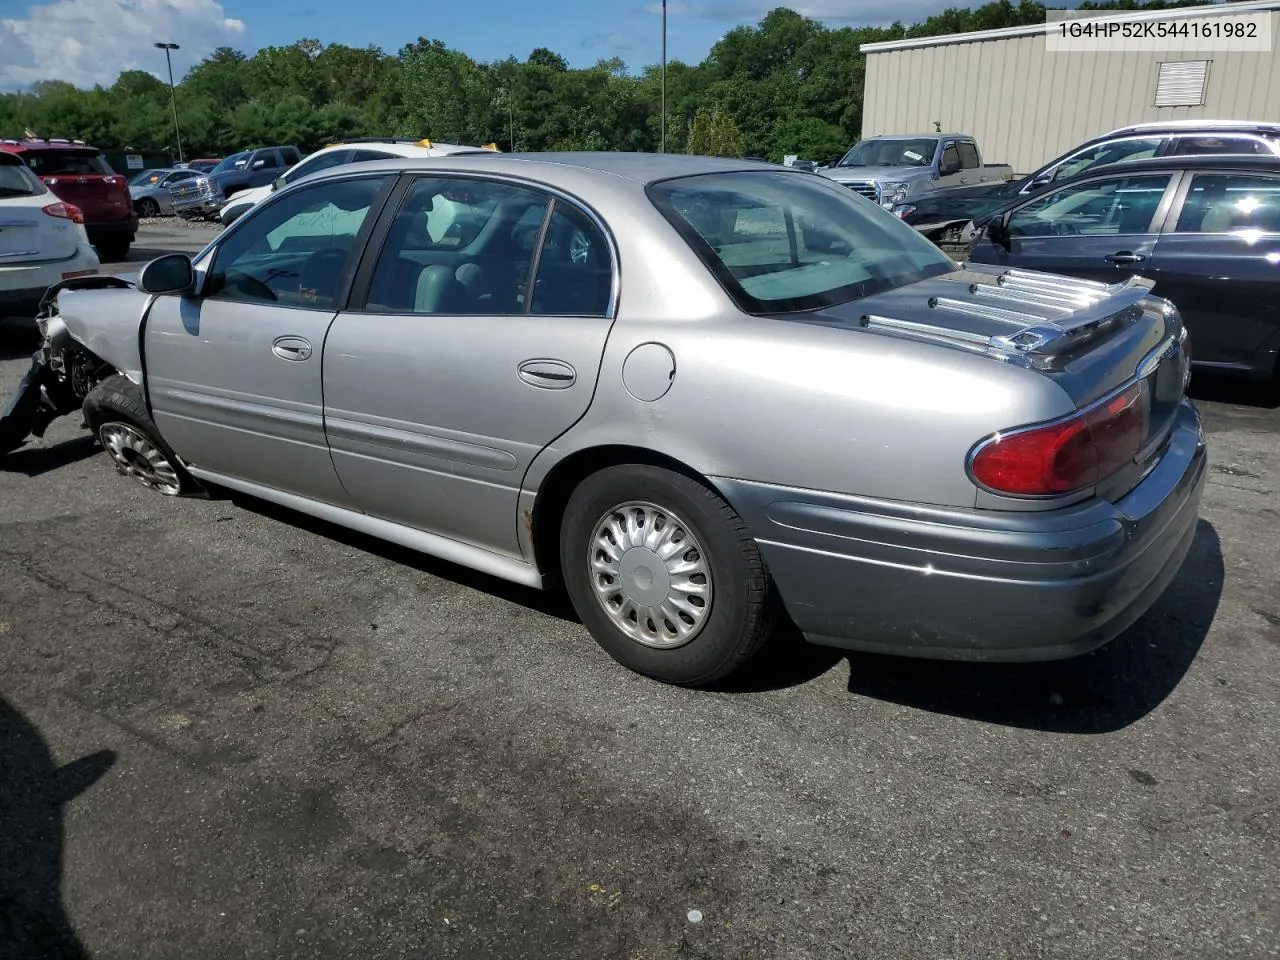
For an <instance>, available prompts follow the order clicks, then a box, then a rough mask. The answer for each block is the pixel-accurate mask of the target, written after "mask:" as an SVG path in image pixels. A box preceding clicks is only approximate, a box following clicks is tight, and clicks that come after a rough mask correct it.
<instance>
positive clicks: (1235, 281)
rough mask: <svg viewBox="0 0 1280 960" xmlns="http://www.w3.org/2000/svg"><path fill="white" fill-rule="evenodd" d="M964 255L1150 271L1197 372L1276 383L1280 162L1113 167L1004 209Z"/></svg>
mask: <svg viewBox="0 0 1280 960" xmlns="http://www.w3.org/2000/svg"><path fill="white" fill-rule="evenodd" d="M968 259H969V260H971V261H972V262H974V263H989V264H997V265H1000V266H1007V267H1021V268H1025V269H1030V270H1044V271H1049V272H1052V273H1059V274H1066V275H1068V276H1073V277H1082V278H1085V279H1089V280H1096V281H1101V282H1103V283H1115V282H1117V281H1121V280H1124V279H1126V278H1128V277H1129V276H1130V275H1132V274H1135V273H1136V274H1139V275H1141V276H1144V277H1148V278H1150V279H1151V280H1154V281H1155V293H1156V294H1157V295H1159V296H1162V297H1166V298H1168V299H1170V300H1172V301H1173V302H1174V303H1175V304H1176V305H1177V306H1178V308H1179V309H1180V310H1181V311H1182V316H1183V319H1184V322H1185V323H1186V326H1187V329H1188V331H1189V332H1190V335H1191V346H1192V350H1193V352H1194V358H1195V363H1196V366H1197V367H1198V368H1201V369H1214V370H1219V371H1223V372H1227V373H1233V374H1237V375H1241V376H1246V377H1250V378H1253V379H1259V380H1268V379H1270V380H1273V381H1280V369H1278V366H1277V360H1276V358H1277V351H1280V158H1275V157H1258V156H1254V157H1165V158H1162V159H1156V160H1142V161H1135V162H1129V163H1120V164H1115V165H1111V166H1108V167H1106V168H1105V169H1100V170H1098V171H1097V173H1095V174H1093V175H1085V176H1081V177H1077V178H1075V179H1073V180H1071V181H1069V182H1067V183H1064V184H1063V185H1062V186H1059V187H1056V188H1052V189H1049V190H1046V191H1044V192H1042V193H1039V194H1036V195H1035V196H1033V197H1027V198H1025V199H1023V200H1020V201H1018V202H1016V203H1013V204H1010V205H1008V206H1007V207H1005V208H1004V209H1003V210H1001V211H1000V212H999V213H998V214H997V215H996V216H994V217H992V218H991V219H990V220H989V221H988V222H987V223H986V225H985V226H984V227H982V228H981V229H980V230H979V231H978V233H977V235H976V237H975V238H974V240H973V243H972V246H971V247H970V249H969V255H968Z"/></svg>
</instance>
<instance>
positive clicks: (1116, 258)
mask: <svg viewBox="0 0 1280 960" xmlns="http://www.w3.org/2000/svg"><path fill="white" fill-rule="evenodd" d="M1102 259H1103V260H1105V261H1107V263H1114V264H1115V265H1116V266H1122V265H1123V264H1126V263H1141V262H1142V261H1143V260H1145V259H1147V258H1146V257H1144V256H1143V255H1142V254H1140V253H1130V252H1129V251H1128V250H1121V251H1120V252H1119V253H1113V254H1111V255H1110V256H1107V257H1103V258H1102Z"/></svg>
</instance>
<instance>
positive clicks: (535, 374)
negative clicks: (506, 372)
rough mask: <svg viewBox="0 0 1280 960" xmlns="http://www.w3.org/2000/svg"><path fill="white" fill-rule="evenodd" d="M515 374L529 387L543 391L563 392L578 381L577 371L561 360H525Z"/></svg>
mask: <svg viewBox="0 0 1280 960" xmlns="http://www.w3.org/2000/svg"><path fill="white" fill-rule="evenodd" d="M516 373H517V375H518V376H519V377H520V379H521V380H523V381H524V382H525V383H527V384H529V385H530V386H531V387H542V388H543V389H544V390H565V389H567V388H569V387H572V386H573V384H574V382H575V381H576V380H577V379H578V371H576V370H574V369H573V367H571V366H569V364H567V363H565V362H564V361H563V360H526V361H525V362H524V363H522V364H520V366H519V367H518V368H517V370H516Z"/></svg>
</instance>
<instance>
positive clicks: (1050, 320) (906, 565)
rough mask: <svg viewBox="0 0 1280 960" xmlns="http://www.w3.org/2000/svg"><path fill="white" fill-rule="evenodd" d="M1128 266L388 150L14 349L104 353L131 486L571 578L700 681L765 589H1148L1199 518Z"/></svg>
mask: <svg viewBox="0 0 1280 960" xmlns="http://www.w3.org/2000/svg"><path fill="white" fill-rule="evenodd" d="M1118 277H1119V278H1120V280H1119V282H1117V283H1114V284H1112V285H1109V286H1104V285H1103V284H1101V283H1089V282H1081V281H1077V280H1069V279H1063V278H1060V277H1053V276H1046V275H1043V274H1036V273H1027V272H1022V271H1007V270H1000V269H998V268H994V267H991V268H989V267H964V266H961V265H959V264H957V263H955V262H953V261H952V260H950V259H948V258H947V257H946V256H944V255H943V254H942V253H941V252H940V251H938V250H937V249H936V248H935V247H934V246H933V245H932V244H930V243H929V242H928V241H927V240H925V239H924V238H922V237H921V236H920V235H919V234H917V233H916V232H915V231H914V230H913V229H911V227H909V226H907V225H905V224H903V223H902V222H901V221H899V220H898V219H897V218H895V217H893V216H892V215H890V214H889V213H886V212H885V211H883V210H881V209H880V208H878V207H877V206H876V205H875V204H874V203H872V202H870V201H868V200H866V199H864V198H862V197H860V196H858V195H856V194H855V193H854V192H853V191H851V190H848V189H847V188H845V187H841V186H840V185H838V184H836V183H834V182H833V181H831V180H829V179H827V178H824V177H815V176H812V175H810V174H808V173H804V172H800V171H794V170H788V169H785V168H782V167H776V166H768V167H765V166H763V165H761V164H759V163H753V162H750V161H734V160H719V159H709V158H702V157H690V156H672V155H666V156H652V155H635V154H561V155H557V154H531V155H527V156H518V155H491V156H461V157H448V158H441V159H435V160H404V159H400V160H393V161H384V162H379V163H373V164H364V165H361V166H360V167H359V168H358V169H357V168H337V169H335V170H333V171H330V172H326V173H320V174H317V175H316V176H314V177H309V178H305V179H303V180H301V181H300V182H298V183H297V184H295V185H293V186H290V187H289V188H287V189H285V190H283V191H280V192H278V193H277V194H275V195H274V196H272V197H271V198H270V199H268V200H266V201H264V202H263V203H262V204H260V205H258V206H257V207H255V208H254V210H253V211H252V212H251V213H250V214H248V215H246V216H245V217H243V218H242V219H240V220H239V221H237V222H236V223H235V224H234V225H233V226H232V227H230V228H229V229H227V230H226V231H225V232H223V233H222V234H221V235H220V236H219V237H218V238H217V239H216V240H214V241H213V243H212V244H211V245H210V246H209V247H208V248H206V249H205V250H204V251H203V252H202V253H200V254H199V255H197V256H196V257H195V258H194V259H188V258H187V257H186V256H182V255H173V256H167V257H162V258H160V259H158V260H155V261H152V262H151V263H149V264H147V265H146V267H145V268H144V269H143V270H142V272H141V274H140V275H139V277H138V278H137V280H136V282H134V281H131V280H127V279H117V278H84V279H81V280H71V281H67V284H66V285H65V287H64V288H63V289H61V290H60V291H55V292H54V294H53V295H52V296H51V297H50V298H49V300H48V308H47V309H46V311H45V314H44V317H43V320H42V322H43V323H44V325H45V329H46V332H47V335H48V338H47V341H46V347H45V350H44V354H45V355H47V356H49V357H53V358H55V359H54V360H52V361H49V362H45V366H44V367H43V368H42V367H41V364H42V362H44V361H41V359H40V358H39V357H37V358H36V360H35V361H34V363H33V371H32V374H31V375H30V378H29V381H28V382H29V383H32V382H33V383H37V384H39V383H41V382H42V381H41V378H42V377H44V378H46V379H45V382H44V386H43V387H42V389H43V390H44V394H43V395H44V396H65V397H67V398H69V399H66V400H63V401H62V408H63V409H65V410H67V411H70V410H72V409H76V407H77V404H78V398H79V397H80V396H81V394H82V393H83V390H84V387H85V386H88V385H91V384H93V383H94V382H95V381H97V385H96V386H92V389H91V390H89V392H88V395H87V397H85V398H84V401H83V410H84V412H85V415H86V420H87V422H88V424H89V425H90V426H91V428H92V429H93V430H94V431H96V433H97V436H98V437H99V439H100V440H101V442H102V444H103V445H104V447H105V448H106V450H107V452H108V453H109V454H110V456H111V457H112V458H113V459H114V461H115V463H116V464H117V466H118V468H119V469H120V471H121V472H123V473H125V474H127V475H129V476H131V477H134V478H136V479H137V480H139V481H141V482H142V483H144V484H145V485H147V486H148V487H151V488H153V489H155V490H157V491H159V492H161V493H164V494H180V493H186V492H195V491H198V490H200V489H201V487H202V486H215V487H224V488H230V489H231V490H234V491H240V492H242V493H246V494H251V495H254V496H257V497H261V498H263V499H266V500H270V501H274V502H276V503H279V504H284V505H286V506H289V507H291V508H294V509H296V510H300V511H302V512H305V513H309V514H312V515H314V516H317V517H320V518H323V519H326V520H329V521H332V522H334V523H337V524H341V525H344V526H347V527H351V528H354V529H356V530H360V531H363V532H365V533H369V534H372V535H375V536H378V537H382V538H385V539H387V540H390V541H394V542H396V543H399V544H402V545H406V546H409V547H412V548H414V549H417V550H421V551H423V552H425V553H429V554H433V555H435V556H437V557H442V558H445V559H447V560H451V561H454V562H457V563H459V564H463V565H465V566H468V567H472V568H474V569H477V570H481V571H484V572H487V573H489V574H492V575H494V576H496V577H501V578H505V579H507V580H512V581H516V582H518V583H521V584H526V585H528V586H531V587H539V588H550V587H554V586H557V585H563V587H564V588H565V589H566V590H567V592H568V594H569V596H570V597H571V598H572V601H573V604H574V606H575V608H576V609H577V612H578V614H579V615H580V616H581V618H582V621H583V623H584V624H585V625H586V626H587V628H588V629H589V630H590V632H591V634H592V635H593V636H594V637H595V638H596V640H598V641H599V643H600V645H601V646H603V647H604V648H605V650H607V651H608V652H609V654H611V655H612V656H613V657H615V658H616V659H617V660H619V661H620V662H621V663H623V664H625V665H626V666H628V667H630V668H631V669H633V670H636V671H639V672H641V673H643V674H646V675H648V676H650V677H655V678H658V679H661V680H664V681H667V682H672V683H679V684H688V685H701V684H707V683H710V682H712V681H714V680H716V679H718V678H720V677H723V676H725V675H726V674H728V673H730V672H731V671H733V670H734V669H735V668H736V667H738V666H739V665H741V664H742V663H744V662H745V661H746V660H747V659H748V658H749V657H750V656H751V655H752V654H753V653H754V652H755V651H756V650H757V649H758V648H759V647H760V645H761V644H762V643H763V641H764V640H765V639H766V637H767V636H768V635H769V633H770V630H771V628H772V626H773V625H774V623H775V620H776V618H777V617H778V616H786V617H789V618H790V619H791V620H792V621H793V622H794V623H795V624H796V625H797V626H798V627H799V629H800V630H801V631H802V632H803V633H804V635H805V636H806V637H807V638H808V639H809V640H811V641H813V642H815V643H819V644H826V645H833V646H837V647H845V648H850V649H859V650H874V651H882V652H888V653H895V654H906V655H912V656H921V657H934V658H953V659H971V660H1005V661H1023V660H1043V659H1054V658H1062V657H1067V656H1071V655H1074V654H1078V653H1082V652H1084V651H1087V650H1090V649H1093V648H1095V647H1097V646H1099V645H1101V644H1103V643H1105V642H1106V641H1108V640H1109V639H1111V638H1112V637H1114V636H1116V635H1117V634H1118V633H1119V632H1120V631H1122V630H1124V629H1125V628H1126V627H1128V626H1129V625H1130V624H1131V623H1132V622H1133V621H1134V620H1135V619H1137V618H1138V617H1139V616H1140V615H1141V614H1142V613H1143V612H1144V611H1145V610H1146V609H1147V608H1148V607H1149V606H1150V605H1151V604H1152V603H1153V602H1154V601H1155V600H1156V598H1157V597H1158V596H1159V594H1160V593H1161V591H1163V590H1164V588H1165V587H1166V585H1167V584H1168V583H1169V582H1170V580H1171V579H1172V578H1173V577H1174V574H1175V573H1176V572H1177V570H1178V569H1179V566H1180V565H1181V563H1182V560H1183V558H1184V556H1185V555H1186V553H1187V551H1188V549H1189V547H1190V544H1191V542H1192V539H1193V537H1194V536H1195V532H1196V527H1197V511H1198V505H1199V501H1200V496H1201V490H1202V486H1203V483H1204V476H1205V448H1204V439H1203V435H1202V432H1201V429H1200V424H1199V420H1198V418H1197V416H1196V412H1195V410H1194V408H1193V407H1192V405H1191V404H1190V403H1189V402H1188V401H1187V400H1186V399H1185V395H1184V391H1185V386H1186V379H1187V376H1188V370H1189V363H1188V353H1187V348H1186V343H1185V337H1184V333H1183V330H1182V324H1181V320H1180V317H1179V314H1178V311H1177V310H1176V309H1175V308H1174V307H1173V306H1172V305H1171V304H1169V303H1167V302H1166V301H1163V300H1160V299H1158V298H1155V297H1153V296H1151V294H1150V288H1149V285H1148V284H1146V283H1143V282H1139V281H1136V280H1125V279H1123V275H1122V274H1118ZM55 300H56V304H55V303H54V301H55ZM42 369H43V370H45V372H43V373H42V372H41V370H42ZM104 376H105V378H104ZM59 383H60V384H62V386H58V384H59ZM14 404H17V405H18V406H20V405H21V404H20V402H18V401H11V405H14Z"/></svg>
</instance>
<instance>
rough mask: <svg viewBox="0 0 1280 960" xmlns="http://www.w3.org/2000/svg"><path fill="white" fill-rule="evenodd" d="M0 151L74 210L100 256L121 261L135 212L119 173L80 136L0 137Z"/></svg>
mask: <svg viewBox="0 0 1280 960" xmlns="http://www.w3.org/2000/svg"><path fill="white" fill-rule="evenodd" d="M0 154H4V155H6V156H9V157H16V158H17V159H18V160H19V161H20V162H21V163H22V164H24V165H25V166H26V167H27V168H28V169H29V170H31V171H32V172H33V173H34V174H35V175H36V176H37V177H39V178H40V181H41V182H42V183H43V184H44V185H45V186H46V187H48V188H49V190H51V191H52V192H53V193H54V194H55V195H56V196H57V198H58V199H59V200H61V201H63V202H64V203H67V204H70V205H71V206H72V207H73V208H74V209H75V210H76V211H77V213H76V215H77V216H78V217H79V218H80V219H79V221H78V222H79V223H82V224H83V226H84V229H85V232H86V233H87V235H88V237H89V241H90V242H91V243H92V244H93V246H94V247H95V248H96V249H97V251H98V254H99V256H100V257H101V258H102V259H103V260H123V259H124V257H125V255H126V254H127V253H128V252H129V247H130V246H131V245H132V244H133V238H134V237H135V236H136V235H137V232H138V215H137V214H136V213H135V212H134V208H133V198H132V197H131V196H130V195H129V187H128V183H127V181H126V180H125V178H124V177H122V176H120V175H119V174H117V173H116V172H115V171H114V170H112V169H111V166H110V164H108V163H107V161H106V159H105V158H104V157H103V156H102V151H100V150H99V149H97V148H96V147H92V146H90V145H88V144H86V143H85V142H84V141H82V140H67V139H59V138H51V139H38V138H27V139H25V140H0Z"/></svg>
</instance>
